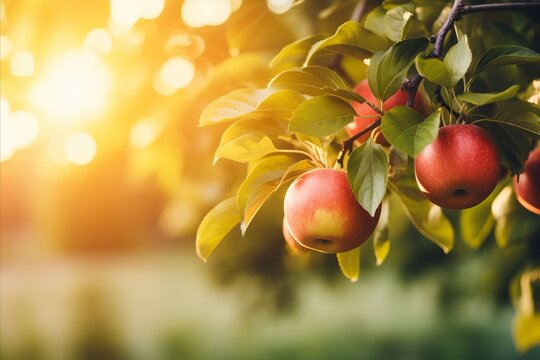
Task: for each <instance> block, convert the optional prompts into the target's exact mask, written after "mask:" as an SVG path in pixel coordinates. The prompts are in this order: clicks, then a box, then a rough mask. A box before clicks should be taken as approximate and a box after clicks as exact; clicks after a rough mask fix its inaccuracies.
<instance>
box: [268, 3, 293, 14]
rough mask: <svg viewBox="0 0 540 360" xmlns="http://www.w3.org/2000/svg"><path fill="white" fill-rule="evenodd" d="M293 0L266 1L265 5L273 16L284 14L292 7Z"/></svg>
mask: <svg viewBox="0 0 540 360" xmlns="http://www.w3.org/2000/svg"><path fill="white" fill-rule="evenodd" d="M293 3H294V1H293V0H266V5H268V8H269V9H270V11H272V12H273V13H275V14H284V13H286V12H287V11H289V10H290V9H291V8H292V6H293Z"/></svg>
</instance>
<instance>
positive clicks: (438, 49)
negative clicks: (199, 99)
mask: <svg viewBox="0 0 540 360" xmlns="http://www.w3.org/2000/svg"><path fill="white" fill-rule="evenodd" d="M525 10H536V11H538V10H540V3H538V2H536V3H524V2H522V3H503V4H482V5H464V4H463V0H456V1H454V5H453V6H452V11H451V12H450V15H449V16H448V18H446V21H445V22H444V24H443V25H442V26H441V28H440V29H439V31H438V32H437V35H436V36H435V46H434V47H433V51H432V52H431V53H430V54H429V55H428V57H435V58H438V59H442V58H443V57H444V56H443V54H442V48H443V45H444V39H445V38H446V35H447V34H448V32H449V31H450V30H451V29H452V26H453V25H454V23H455V22H456V21H458V20H459V19H461V17H462V16H463V15H467V14H472V13H475V12H481V11H525ZM422 79H423V77H422V76H420V75H416V76H415V77H414V78H412V79H411V80H409V81H406V82H405V84H404V86H403V88H404V89H405V90H406V91H407V92H408V95H409V96H408V99H407V106H412V105H413V103H414V98H415V96H416V92H417V90H418V86H419V85H420V83H421V82H422Z"/></svg>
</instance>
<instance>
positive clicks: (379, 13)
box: [364, 6, 387, 38]
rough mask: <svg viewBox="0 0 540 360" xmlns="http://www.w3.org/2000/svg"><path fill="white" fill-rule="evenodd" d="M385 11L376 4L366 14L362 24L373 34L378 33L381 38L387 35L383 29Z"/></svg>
mask: <svg viewBox="0 0 540 360" xmlns="http://www.w3.org/2000/svg"><path fill="white" fill-rule="evenodd" d="M385 14H386V12H385V11H384V9H383V8H382V7H380V6H377V7H376V8H375V9H373V10H371V11H370V12H369V14H367V16H366V20H365V21H364V23H365V24H364V25H365V27H366V28H367V29H368V30H371V31H373V32H374V33H375V34H377V35H379V36H380V37H382V38H385V37H387V36H386V31H385V23H384V15H385Z"/></svg>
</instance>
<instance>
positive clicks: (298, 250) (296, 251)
mask: <svg viewBox="0 0 540 360" xmlns="http://www.w3.org/2000/svg"><path fill="white" fill-rule="evenodd" d="M282 231H283V238H284V239H285V243H286V244H287V249H288V250H289V251H290V253H291V254H293V255H301V254H305V253H307V252H309V250H308V249H306V248H305V247H303V246H302V245H301V244H300V243H299V242H298V241H296V239H295V238H294V237H293V236H292V234H291V231H290V230H289V225H287V221H286V220H285V218H283V228H282Z"/></svg>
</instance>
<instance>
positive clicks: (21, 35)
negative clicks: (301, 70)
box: [0, 0, 540, 360]
mask: <svg viewBox="0 0 540 360" xmlns="http://www.w3.org/2000/svg"><path fill="white" fill-rule="evenodd" d="M355 4H356V1H347V0H344V1H338V2H332V1H330V0H326V1H314V0H306V1H300V2H299V1H295V2H294V5H295V6H294V7H292V5H293V1H292V0H291V1H288V0H274V1H273V0H268V1H264V0H261V1H257V0H244V1H242V0H185V1H181V0H109V1H107V0H94V1H86V0H61V1H60V0H58V1H48V0H2V1H1V2H0V21H1V25H0V30H1V35H0V61H1V62H0V65H1V73H0V75H1V83H0V90H1V93H0V95H1V103H0V110H1V116H0V125H1V129H0V135H1V141H0V145H1V147H0V161H1V163H0V169H1V172H0V181H1V188H0V190H1V204H0V211H1V212H0V236H1V240H0V357H1V358H2V359H6V360H7V359H54V360H56V359H359V358H365V359H434V358H437V359H514V358H520V359H538V358H539V356H540V350H539V349H538V348H536V349H532V350H530V351H529V352H527V353H524V354H519V353H517V352H516V350H515V347H514V344H513V342H512V333H511V330H512V322H513V317H514V309H513V308H512V306H511V304H510V299H509V295H508V284H509V283H510V282H511V281H512V280H513V279H514V278H515V276H516V274H518V272H519V270H521V268H520V267H521V264H522V262H521V260H522V259H523V257H524V256H525V255H524V253H525V252H526V251H529V250H527V249H525V248H522V247H519V246H516V247H513V248H512V249H509V250H507V251H501V250H498V249H497V248H496V246H495V244H494V241H493V239H490V240H489V241H488V242H487V244H486V245H485V246H483V247H482V248H481V249H480V250H479V251H473V250H470V249H468V248H466V247H464V246H463V245H462V244H461V243H460V242H458V246H457V248H456V250H455V251H454V252H452V253H451V254H450V255H447V256H444V255H443V254H442V252H441V251H440V250H439V249H438V248H436V246H435V245H433V244H432V243H430V242H428V241H426V240H425V239H424V238H422V236H421V235H420V234H418V233H417V232H416V230H414V229H413V228H412V227H411V225H410V224H409V223H408V221H407V220H406V216H405V215H404V214H403V213H401V212H400V208H399V206H394V207H392V208H393V209H396V212H395V213H391V214H390V217H391V223H392V224H393V228H392V231H393V232H392V233H391V234H390V236H391V239H392V241H393V243H392V251H391V253H390V255H389V258H388V260H387V261H386V262H385V264H384V265H383V266H382V267H381V268H377V269H376V268H375V265H374V263H375V260H374V257H373V255H372V253H371V252H370V251H364V252H363V254H362V275H361V278H360V280H359V282H358V283H355V284H351V283H349V282H348V281H347V280H346V279H345V278H344V277H342V276H341V274H340V272H339V269H338V267H337V264H336V263H335V258H334V257H331V256H324V255H316V254H314V255H310V256H307V257H306V256H300V257H298V256H293V255H291V254H289V253H288V252H287V250H286V248H285V246H284V242H283V239H282V235H281V219H282V216H283V215H282V210H281V203H280V196H282V194H277V196H276V199H275V200H274V201H271V202H270V203H269V204H268V205H266V206H265V208H264V209H263V214H261V216H259V218H258V219H256V221H255V224H254V225H253V226H252V227H250V231H249V232H248V234H247V236H246V237H245V238H242V237H241V236H240V234H239V231H233V232H232V233H231V234H230V235H229V236H228V237H227V239H225V240H224V242H223V243H222V244H221V246H220V247H219V248H218V249H217V250H216V252H215V254H214V255H213V256H212V257H211V259H210V261H209V263H208V264H204V263H203V262H202V261H200V260H199V259H198V258H197V257H196V255H195V250H194V249H195V246H194V242H195V240H194V239H195V231H196V229H197V225H198V223H199V222H200V220H201V219H202V217H203V216H204V214H205V213H206V212H207V211H208V210H209V209H210V208H212V207H213V206H214V205H215V204H216V203H217V202H219V201H220V200H221V199H223V198H225V197H228V196H231V191H232V189H233V185H236V184H238V183H239V182H240V181H241V180H242V177H243V176H244V175H245V171H246V169H245V168H244V167H243V166H238V165H237V164H233V163H230V162H227V161H220V162H218V163H217V164H216V165H215V166H212V159H213V151H214V149H215V147H216V145H217V144H218V142H219V136H220V133H221V132H222V131H223V127H220V126H217V127H215V128H204V129H201V128H197V123H198V117H199V114H200V112H201V111H202V109H203V108H204V107H205V106H206V105H207V104H208V103H209V102H210V101H211V100H213V99H215V98H216V97H218V96H220V95H222V94H225V93H227V92H228V91H230V90H233V89H236V88H239V87H246V86H255V87H264V86H266V83H267V82H268V80H269V79H270V78H271V77H272V75H273V74H274V72H276V71H279V69H270V68H269V66H268V64H269V61H270V60H271V58H272V57H273V56H274V55H275V54H276V53H277V52H278V51H279V49H280V48H281V47H283V46H284V45H285V44H287V43H289V42H291V41H293V40H295V39H298V38H300V37H302V36H305V35H307V34H310V33H314V32H317V31H324V32H333V31H334V30H335V29H336V27H337V26H338V25H339V24H341V23H342V22H343V21H345V20H346V19H347V18H348V17H350V14H351V12H352V9H353V7H354V6H355ZM495 23H496V19H495ZM503 30H504V28H503ZM501 31H502V30H501ZM504 31H506V30H504ZM360 63H361V62H360ZM359 66H360V65H359ZM364 70H365V68H364ZM451 215H452V214H451ZM454 215H455V214H454ZM369 247H371V244H369V245H368V248H369ZM369 250H371V249H369Z"/></svg>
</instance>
